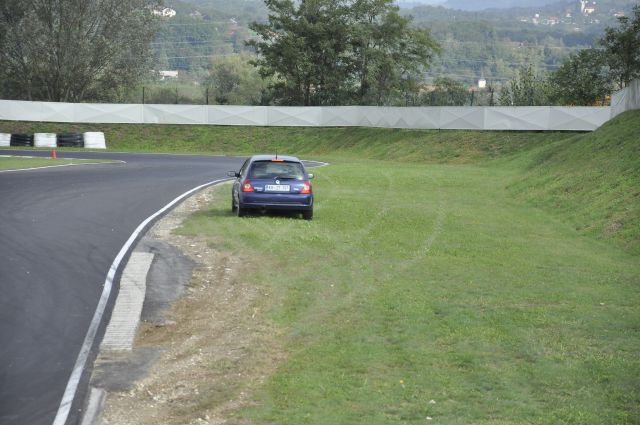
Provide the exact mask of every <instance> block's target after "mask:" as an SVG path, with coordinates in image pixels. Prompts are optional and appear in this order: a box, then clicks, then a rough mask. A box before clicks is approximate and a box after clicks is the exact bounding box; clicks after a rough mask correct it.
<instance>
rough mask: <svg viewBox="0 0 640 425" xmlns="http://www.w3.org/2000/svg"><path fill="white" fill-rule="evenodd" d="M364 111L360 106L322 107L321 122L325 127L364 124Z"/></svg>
mask: <svg viewBox="0 0 640 425" xmlns="http://www.w3.org/2000/svg"><path fill="white" fill-rule="evenodd" d="M365 116H366V111H365V109H364V108H363V107H360V106H335V107H333V108H322V120H321V122H322V123H323V124H324V126H325V127H354V126H364V124H362V121H363V118H364V117H365Z"/></svg>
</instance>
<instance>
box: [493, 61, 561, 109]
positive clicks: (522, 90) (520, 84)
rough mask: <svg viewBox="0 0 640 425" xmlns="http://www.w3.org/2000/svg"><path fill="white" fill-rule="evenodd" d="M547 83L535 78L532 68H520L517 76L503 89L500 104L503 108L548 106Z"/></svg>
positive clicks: (542, 78) (545, 80)
mask: <svg viewBox="0 0 640 425" xmlns="http://www.w3.org/2000/svg"><path fill="white" fill-rule="evenodd" d="M549 92H550V89H549V82H548V80H547V79H546V78H544V77H540V76H537V75H536V74H535V72H534V71H533V66H532V65H529V66H525V67H522V68H520V71H519V72H518V76H517V77H516V78H513V79H512V80H511V82H510V83H509V84H508V85H507V86H506V87H504V88H503V91H502V93H501V95H500V104H501V105H503V106H543V105H549V104H550V98H549Z"/></svg>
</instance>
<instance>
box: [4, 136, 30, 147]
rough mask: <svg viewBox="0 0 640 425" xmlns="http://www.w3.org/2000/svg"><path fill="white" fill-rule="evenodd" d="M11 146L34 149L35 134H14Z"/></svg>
mask: <svg viewBox="0 0 640 425" xmlns="http://www.w3.org/2000/svg"><path fill="white" fill-rule="evenodd" d="M9 145H10V146H31V147H33V134H12V135H11V141H10V142H9Z"/></svg>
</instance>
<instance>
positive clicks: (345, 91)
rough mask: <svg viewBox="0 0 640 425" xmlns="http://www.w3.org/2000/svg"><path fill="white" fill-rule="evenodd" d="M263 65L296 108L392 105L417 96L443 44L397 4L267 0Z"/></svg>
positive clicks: (261, 29) (257, 27) (281, 97)
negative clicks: (413, 94)
mask: <svg viewBox="0 0 640 425" xmlns="http://www.w3.org/2000/svg"><path fill="white" fill-rule="evenodd" d="M265 3H266V4H267V7H268V8H269V11H270V13H269V21H268V22H267V23H265V24H257V23H254V24H253V25H252V29H253V30H254V31H256V32H257V33H258V35H259V36H260V39H261V40H259V41H253V42H251V44H252V45H253V46H255V48H256V50H257V51H258V53H259V54H260V59H259V60H258V61H256V64H257V65H258V66H259V67H260V72H261V73H262V74H263V75H264V76H274V78H275V81H276V82H275V84H273V86H272V88H273V91H274V97H275V99H276V100H277V101H278V102H279V103H282V104H288V105H340V104H351V103H356V104H378V105H379V104H388V103H390V98H391V97H393V96H399V95H400V96H401V95H402V94H403V93H406V92H407V91H417V84H416V82H417V81H419V80H420V79H421V78H420V77H421V74H422V72H423V71H424V70H425V69H426V68H428V67H429V65H430V62H431V60H432V58H433V55H434V54H435V53H436V52H437V51H438V46H437V44H436V43H435V42H434V41H433V39H431V37H430V36H429V34H428V32H427V31H425V30H417V29H412V28H410V26H409V23H410V20H409V19H408V18H404V17H401V16H400V15H399V14H398V9H397V7H396V6H394V5H393V0H300V1H299V2H298V3H294V2H293V1H292V0H265Z"/></svg>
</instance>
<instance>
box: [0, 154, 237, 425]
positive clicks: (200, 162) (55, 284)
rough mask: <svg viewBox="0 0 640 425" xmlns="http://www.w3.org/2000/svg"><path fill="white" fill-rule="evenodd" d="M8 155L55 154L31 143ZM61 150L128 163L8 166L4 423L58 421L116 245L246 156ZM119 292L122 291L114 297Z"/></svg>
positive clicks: (1, 187)
mask: <svg viewBox="0 0 640 425" xmlns="http://www.w3.org/2000/svg"><path fill="white" fill-rule="evenodd" d="M0 154H15V155H34V156H40V155H47V156H48V155H50V153H49V152H32V151H23V150H21V151H10V150H0ZM58 156H59V157H61V158H62V157H73V158H82V159H88V158H100V159H116V160H122V161H125V162H126V164H108V165H82V166H72V167H60V168H47V169H41V170H29V171H16V172H2V173H0V424H3V425H8V424H21V425H22V424H31V425H39V424H46V425H50V424H52V423H53V420H54V418H55V416H56V412H57V410H58V407H59V406H60V402H61V399H62V396H63V393H64V391H65V387H66V385H67V382H68V381H69V376H70V374H71V370H72V369H73V366H74V363H75V361H76V358H77V357H78V353H79V351H80V348H81V346H82V343H83V340H84V337H85V334H86V333H87V329H88V327H89V323H90V322H91V319H92V317H93V314H94V312H95V310H96V306H97V303H98V300H99V298H100V295H101V292H102V286H103V284H104V281H105V277H106V275H107V272H108V270H109V267H110V266H111V263H112V262H113V260H114V258H115V256H116V254H117V253H118V251H119V250H120V249H121V248H122V246H123V245H124V243H125V242H126V241H127V239H128V238H129V236H130V235H131V234H132V232H133V231H134V230H135V229H136V227H137V226H138V225H139V224H140V223H141V222H142V221H144V220H145V219H146V218H147V217H149V216H151V215H152V214H154V213H155V212H156V211H158V210H159V209H161V208H162V207H163V206H164V205H166V204H167V203H169V202H171V201H172V200H173V199H175V198H176V197H177V196H179V195H180V194H182V193H184V192H186V191H188V190H189V189H192V188H194V187H196V186H199V185H202V184H204V183H207V182H210V181H213V180H217V179H222V178H226V172H227V171H229V170H237V169H238V168H239V167H240V165H241V164H242V161H243V159H242V158H226V157H215V156H196V155H154V154H125V153H121V154H119V153H95V152H66V153H63V152H59V154H58ZM116 288H117V285H116ZM115 294H117V290H115V288H114V293H113V294H112V297H111V298H112V299H113V298H114V297H115ZM111 306H112V302H111V303H110V305H109V307H107V313H106V314H105V315H106V317H107V318H108V317H109V313H108V311H109V309H110V308H111ZM94 351H95V347H94ZM92 359H93V357H91V360H90V362H92ZM84 375H88V374H87V373H85V374H84ZM86 381H87V377H86V376H85V377H84V378H83V381H81V385H80V387H79V390H78V393H77V395H76V398H75V401H74V405H73V406H72V410H71V413H70V416H69V420H68V421H67V423H69V424H75V423H78V421H79V417H80V415H79V414H78V409H79V408H80V407H82V403H81V401H82V400H84V397H85V395H86V390H87V388H86V387H87V385H86ZM79 400H80V401H79Z"/></svg>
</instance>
